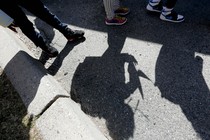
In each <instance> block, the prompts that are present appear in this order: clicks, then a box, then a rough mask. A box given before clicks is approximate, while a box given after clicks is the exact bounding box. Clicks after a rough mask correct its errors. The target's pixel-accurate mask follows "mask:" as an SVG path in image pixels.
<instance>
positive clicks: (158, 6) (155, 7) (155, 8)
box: [146, 1, 163, 13]
mask: <svg viewBox="0 0 210 140" xmlns="http://www.w3.org/2000/svg"><path fill="white" fill-rule="evenodd" d="M146 9H147V11H150V12H157V13H161V11H162V9H163V5H162V1H160V2H152V1H150V2H149V4H148V5H147V7H146Z"/></svg>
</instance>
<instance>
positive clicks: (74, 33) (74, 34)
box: [63, 27, 85, 42]
mask: <svg viewBox="0 0 210 140" xmlns="http://www.w3.org/2000/svg"><path fill="white" fill-rule="evenodd" d="M84 34H85V32H84V31H81V30H71V29H70V28H68V27H66V29H65V31H64V32H63V35H64V36H65V37H66V39H67V40H68V41H71V42H72V41H76V40H79V39H81V38H83V37H84Z"/></svg>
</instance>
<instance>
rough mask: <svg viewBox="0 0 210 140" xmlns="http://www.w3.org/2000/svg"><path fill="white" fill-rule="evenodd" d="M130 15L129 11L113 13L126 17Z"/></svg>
mask: <svg viewBox="0 0 210 140" xmlns="http://www.w3.org/2000/svg"><path fill="white" fill-rule="evenodd" d="M129 13H130V10H129V11H128V12H127V13H115V14H116V15H118V16H126V15H128V14H129Z"/></svg>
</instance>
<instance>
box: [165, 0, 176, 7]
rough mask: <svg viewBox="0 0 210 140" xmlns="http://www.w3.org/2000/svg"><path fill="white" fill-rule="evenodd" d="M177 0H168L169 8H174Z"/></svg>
mask: <svg viewBox="0 0 210 140" xmlns="http://www.w3.org/2000/svg"><path fill="white" fill-rule="evenodd" d="M176 2H177V0H166V3H165V6H166V7H167V8H169V9H171V8H174V6H175V4H176Z"/></svg>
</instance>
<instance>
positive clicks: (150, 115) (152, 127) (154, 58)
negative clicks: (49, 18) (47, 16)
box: [28, 0, 210, 140]
mask: <svg viewBox="0 0 210 140" xmlns="http://www.w3.org/2000/svg"><path fill="white" fill-rule="evenodd" d="M43 2H44V3H45V4H46V5H47V6H48V7H49V9H50V10H51V11H52V12H53V13H55V14H56V15H57V16H58V17H59V18H60V19H61V20H62V21H63V22H66V23H67V24H69V26H70V27H71V28H73V29H82V30H84V31H85V32H86V33H85V37H86V40H85V41H84V42H82V41H81V42H75V43H68V42H67V41H66V39H65V38H64V37H63V36H62V35H61V34H60V33H59V32H58V31H56V30H53V29H52V28H51V27H49V26H48V25H47V24H45V23H43V22H42V21H41V20H39V19H37V18H35V17H34V16H33V15H30V14H29V15H28V16H29V18H30V19H31V20H32V21H33V22H34V23H35V24H36V27H37V28H38V29H39V30H40V31H41V33H42V34H43V35H44V36H45V37H46V38H47V40H48V41H49V42H51V44H52V45H53V46H54V47H56V48H58V49H59V51H60V54H59V56H58V57H57V58H55V59H50V60H47V59H46V58H45V57H40V60H42V61H43V62H45V66H46V69H47V70H48V72H49V73H51V74H52V75H54V77H55V78H56V79H57V80H58V81H59V82H60V84H61V85H62V86H63V87H64V88H65V89H66V91H67V92H68V93H69V94H70V95H71V97H72V99H73V100H75V101H76V102H78V103H79V104H81V108H82V110H83V111H84V112H85V113H86V114H87V115H88V116H90V117H91V118H92V120H93V121H94V122H95V123H96V124H97V126H98V128H99V129H100V130H101V131H102V132H103V133H104V134H105V136H106V137H108V138H109V139H113V140H130V139H132V140H140V139H145V140H148V139H149V140H154V139H157V140H159V139H160V140H162V139H164V140H171V139H175V140H192V139H193V140H208V139H210V111H209V106H210V92H209V85H210V71H209V68H210V57H209V54H210V40H209V37H210V32H209V31H210V28H209V23H210V16H209V14H210V9H209V6H210V3H209V2H208V1H207V0H203V1H196V0H192V1H190V2H189V1H181V0H180V1H178V3H177V5H176V7H175V9H176V11H178V12H180V13H181V14H183V15H184V16H185V18H186V20H185V22H183V23H181V24H175V23H168V22H164V21H161V20H160V19H159V16H158V15H154V14H150V13H147V12H146V10H145V7H146V4H147V1H145V0H142V1H140V0H132V1H131V0H126V1H124V3H125V4H126V5H127V6H128V7H130V9H131V13H130V14H129V15H128V16H127V18H128V23H127V24H126V25H124V26H119V27H113V26H106V25H105V23H104V18H105V12H104V8H103V3H102V0H100V1H97V0H50V1H47V0H43Z"/></svg>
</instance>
